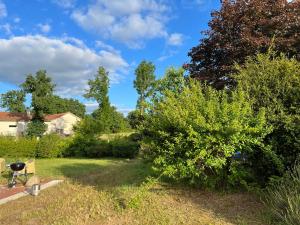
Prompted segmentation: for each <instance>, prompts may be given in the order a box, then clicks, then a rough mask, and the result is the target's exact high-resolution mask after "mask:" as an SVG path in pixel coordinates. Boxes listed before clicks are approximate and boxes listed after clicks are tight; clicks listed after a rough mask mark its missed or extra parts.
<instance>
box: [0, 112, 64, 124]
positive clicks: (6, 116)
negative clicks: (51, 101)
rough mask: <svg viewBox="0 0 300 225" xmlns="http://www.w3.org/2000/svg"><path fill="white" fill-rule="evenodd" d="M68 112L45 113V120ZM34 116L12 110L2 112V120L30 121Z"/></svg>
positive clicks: (0, 114)
mask: <svg viewBox="0 0 300 225" xmlns="http://www.w3.org/2000/svg"><path fill="white" fill-rule="evenodd" d="M67 113H68V112H65V113H58V114H49V115H45V117H44V119H45V121H52V120H55V119H58V118H60V117H62V116H64V115H65V114H67ZM31 118H32V117H31V116H30V115H28V114H27V113H11V112H0V121H8V122H18V121H29V120H30V119H31Z"/></svg>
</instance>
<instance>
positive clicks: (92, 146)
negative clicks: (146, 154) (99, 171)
mask: <svg viewBox="0 0 300 225" xmlns="http://www.w3.org/2000/svg"><path fill="white" fill-rule="evenodd" d="M138 149H139V144H138V141H137V140H136V139H135V136H134V135H132V136H129V137H127V136H118V135H117V136H115V137H113V138H111V139H110V140H103V139H100V138H96V137H94V136H90V135H88V136H84V135H79V134H78V135H77V136H76V137H75V138H74V139H73V141H72V143H71V144H70V146H69V148H68V150H67V151H65V156H76V157H88V158H100V157H116V158H134V157H135V156H137V154H138Z"/></svg>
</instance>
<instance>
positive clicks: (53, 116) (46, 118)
mask: <svg viewBox="0 0 300 225" xmlns="http://www.w3.org/2000/svg"><path fill="white" fill-rule="evenodd" d="M65 114H66V113H58V114H50V115H46V116H45V121H51V120H55V119H57V118H60V117H62V116H64V115H65Z"/></svg>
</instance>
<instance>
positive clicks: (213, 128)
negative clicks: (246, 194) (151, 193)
mask: <svg viewBox="0 0 300 225" xmlns="http://www.w3.org/2000/svg"><path fill="white" fill-rule="evenodd" d="M164 94H165V98H163V99H162V100H161V101H158V102H156V103H155V104H154V106H153V108H152V109H151V114H150V116H149V118H148V119H147V121H146V123H145V125H144V127H143V129H142V132H143V134H144V136H145V140H144V145H146V146H147V149H148V150H147V152H146V157H148V158H149V159H151V160H153V161H154V164H155V165H156V166H157V167H158V168H159V169H160V170H161V171H162V172H163V173H164V174H165V175H167V176H168V177H170V178H174V179H176V180H188V181H189V182H192V183H196V182H201V183H203V184H206V185H209V186H215V187H216V186H217V185H218V184H222V183H224V182H228V181H233V183H245V182H247V178H248V179H249V178H251V177H250V175H249V176H248V175H247V172H246V169H245V168H244V167H247V165H245V166H244V164H243V160H241V162H238V161H237V160H236V162H235V161H234V159H233V156H234V155H235V154H236V153H238V152H240V153H241V154H242V155H243V156H246V155H247V157H248V156H250V155H251V154H253V153H254V152H253V151H254V150H256V149H264V148H265V147H264V145H263V139H264V137H265V136H266V135H267V134H268V133H269V132H270V128H269V127H268V126H266V121H265V116H264V111H263V110H261V111H260V112H259V113H258V114H257V115H256V114H255V113H254V112H253V110H252V108H251V103H250V102H249V100H248V98H247V97H246V96H245V94H244V92H242V91H239V90H238V91H234V92H232V93H230V94H228V93H227V92H226V91H220V92H218V91H216V90H213V89H212V88H210V87H206V86H201V85H198V84H196V83H193V82H192V83H191V84H189V87H188V86H187V87H184V88H183V89H182V92H181V94H180V95H178V94H177V93H174V92H172V91H165V93H164ZM253 163H254V162H253ZM239 170H244V173H243V174H237V173H236V171H239ZM234 176H235V179H233V177H234Z"/></svg>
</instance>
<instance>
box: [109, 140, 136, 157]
mask: <svg viewBox="0 0 300 225" xmlns="http://www.w3.org/2000/svg"><path fill="white" fill-rule="evenodd" d="M110 144H111V146H112V150H111V153H112V156H113V157H117V158H134V157H136V156H137V154H138V150H139V144H138V142H136V141H133V140H131V138H130V137H120V138H115V139H114V140H112V141H111V142H110Z"/></svg>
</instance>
